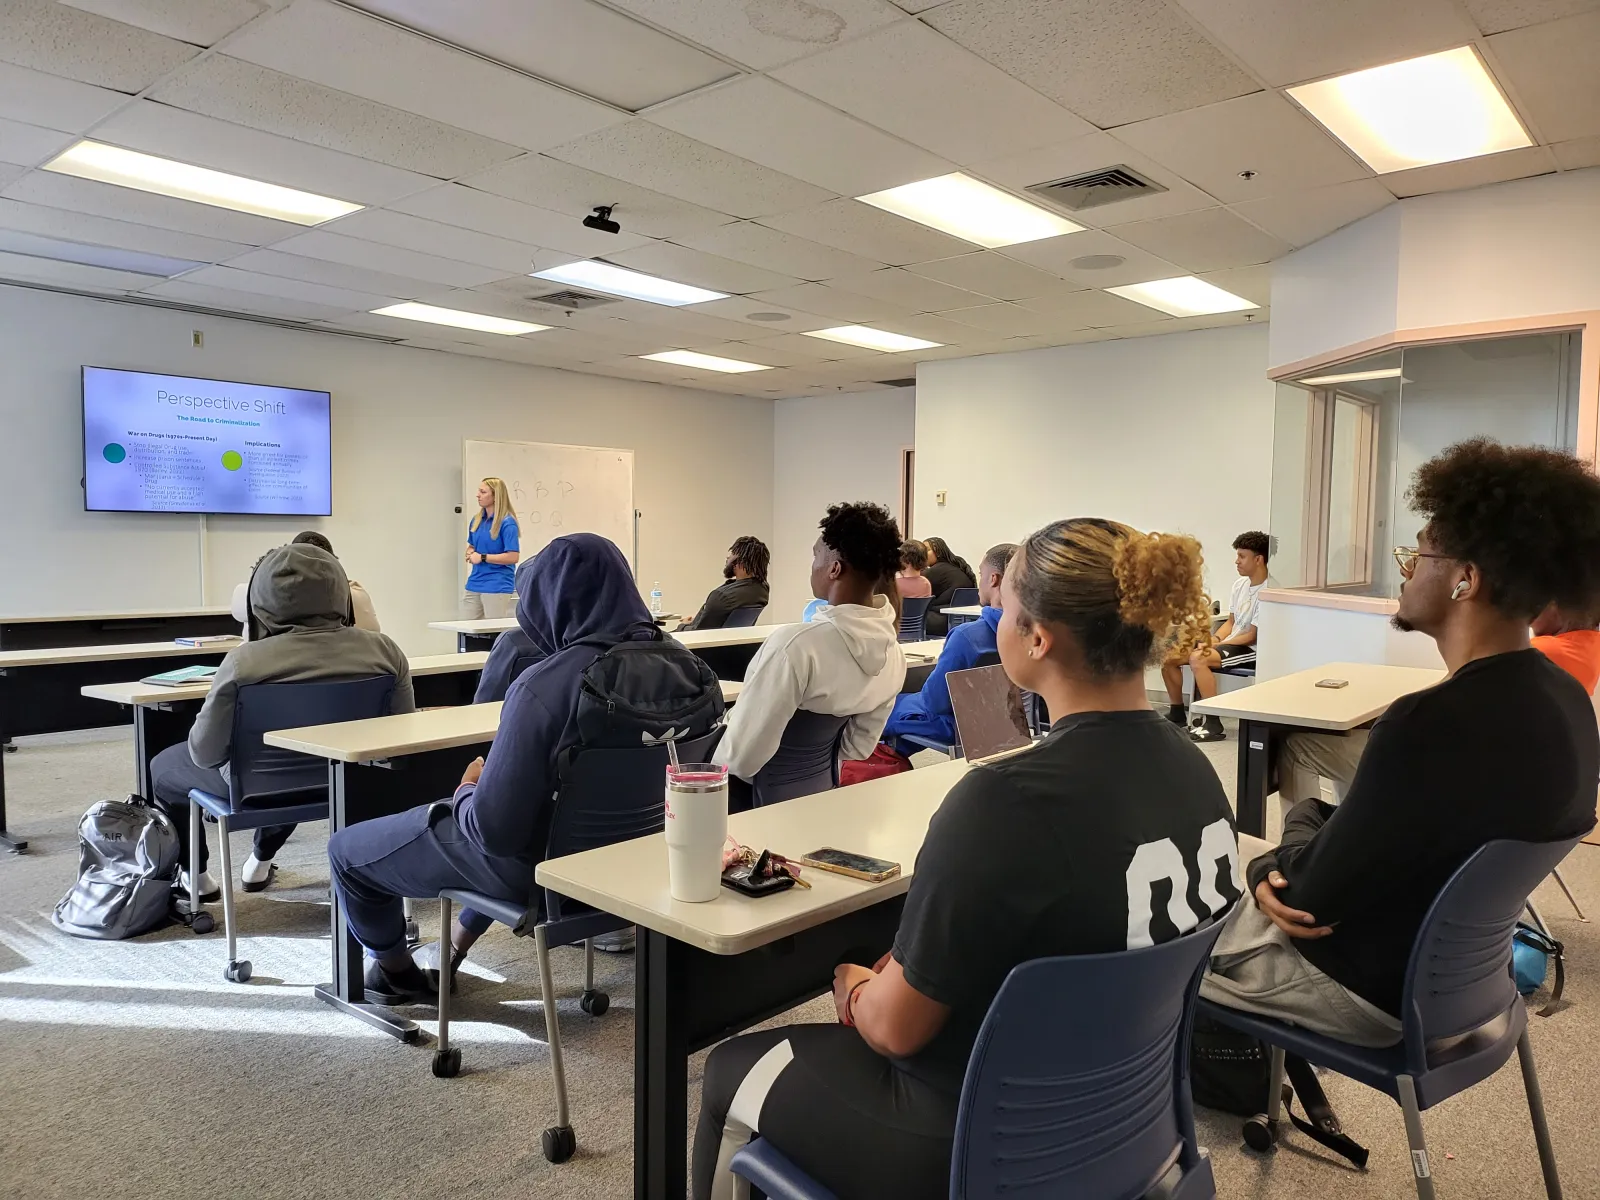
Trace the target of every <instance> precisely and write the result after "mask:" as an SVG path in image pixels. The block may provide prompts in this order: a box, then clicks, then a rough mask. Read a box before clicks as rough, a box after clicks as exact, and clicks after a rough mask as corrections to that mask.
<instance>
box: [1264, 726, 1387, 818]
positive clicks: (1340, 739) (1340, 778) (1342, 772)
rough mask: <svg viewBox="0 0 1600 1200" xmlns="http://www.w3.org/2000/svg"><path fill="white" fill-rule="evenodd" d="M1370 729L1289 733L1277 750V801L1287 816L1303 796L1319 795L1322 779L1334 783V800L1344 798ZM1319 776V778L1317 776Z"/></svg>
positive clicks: (1359, 762)
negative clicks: (1341, 732)
mask: <svg viewBox="0 0 1600 1200" xmlns="http://www.w3.org/2000/svg"><path fill="white" fill-rule="evenodd" d="M1370 732H1371V731H1370V730H1366V729H1352V730H1351V731H1350V732H1349V733H1345V734H1339V733H1304V732H1302V733H1291V734H1290V735H1289V736H1288V737H1286V738H1284V739H1283V749H1282V750H1281V751H1280V752H1279V754H1278V804H1279V806H1280V807H1281V808H1282V810H1283V815H1284V816H1285V817H1287V816H1288V815H1289V810H1290V809H1291V808H1293V807H1294V806H1295V805H1296V804H1298V803H1300V801H1302V800H1320V799H1322V784H1321V781H1320V780H1321V779H1326V780H1328V781H1329V782H1331V783H1332V784H1333V803H1335V804H1337V803H1339V802H1340V801H1341V800H1343V799H1344V794H1345V791H1346V790H1347V789H1348V788H1349V787H1350V781H1351V780H1352V779H1354V778H1355V776H1356V767H1358V766H1359V765H1360V764H1361V755H1362V754H1363V753H1364V752H1365V751H1366V749H1367V735H1368V734H1369V733H1370ZM1319 777H1320V779H1319Z"/></svg>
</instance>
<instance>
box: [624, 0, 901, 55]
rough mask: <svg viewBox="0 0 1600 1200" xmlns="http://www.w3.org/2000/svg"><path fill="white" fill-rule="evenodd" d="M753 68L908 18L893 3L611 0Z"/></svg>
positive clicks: (855, 0)
mask: <svg viewBox="0 0 1600 1200" xmlns="http://www.w3.org/2000/svg"><path fill="white" fill-rule="evenodd" d="M611 3H612V4H613V5H614V6H615V7H617V8H622V9H626V10H627V11H629V12H632V13H635V14H637V15H638V16H640V17H643V18H644V19H645V20H647V21H649V22H650V23H651V24H652V25H658V26H660V27H661V28H663V29H670V30H672V31H673V32H674V33H678V34H682V35H683V36H684V37H686V38H688V39H689V40H690V41H691V42H697V43H699V44H700V45H702V46H707V47H709V48H710V49H712V50H714V51H716V52H717V53H718V54H723V55H726V56H727V57H728V58H731V59H733V60H734V61H735V62H741V63H743V64H745V66H747V67H754V68H756V69H757V70H766V69H767V68H768V67H776V66H778V65H779V64H780V63H786V62H792V61H793V60H794V59H797V58H801V57H803V56H804V55H807V54H815V53H816V52H817V51H818V50H822V49H826V48H827V47H829V46H836V45H838V44H840V43H841V42H846V41H849V40H850V39H851V38H855V37H860V36H861V35H862V34H863V33H866V32H867V31H868V30H871V29H876V28H878V27H879V26H880V25H887V24H888V23H889V22H891V21H895V20H899V19H900V18H901V17H903V16H904V14H903V13H902V12H901V10H899V9H897V8H895V7H894V6H893V5H892V4H889V3H888V2H887V0H803V2H797V0H611Z"/></svg>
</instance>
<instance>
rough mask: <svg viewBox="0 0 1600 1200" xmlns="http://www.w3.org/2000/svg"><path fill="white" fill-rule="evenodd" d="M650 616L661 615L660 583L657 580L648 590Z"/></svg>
mask: <svg viewBox="0 0 1600 1200" xmlns="http://www.w3.org/2000/svg"><path fill="white" fill-rule="evenodd" d="M650 615H651V616H652V617H659V616H660V615H661V581H660V580H659V579H658V580H656V582H655V585H654V586H653V587H652V588H651V589H650Z"/></svg>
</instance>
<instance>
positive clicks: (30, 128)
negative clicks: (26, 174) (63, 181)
mask: <svg viewBox="0 0 1600 1200" xmlns="http://www.w3.org/2000/svg"><path fill="white" fill-rule="evenodd" d="M77 140H78V138H77V135H76V134H72V133H62V132H61V131H60V130H56V129H43V128H41V127H40V126H38V125H24V124H23V123H22V122H21V121H8V120H6V119H5V118H4V117H0V162H8V163H16V164H17V165H18V166H23V167H32V166H36V165H38V164H39V163H42V162H44V161H45V160H47V159H51V158H54V157H55V156H56V155H57V154H59V153H60V152H61V151H63V150H65V149H66V148H67V147H68V146H70V145H72V143H73V142H75V141H77Z"/></svg>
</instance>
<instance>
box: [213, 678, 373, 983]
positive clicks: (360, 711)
mask: <svg viewBox="0 0 1600 1200" xmlns="http://www.w3.org/2000/svg"><path fill="white" fill-rule="evenodd" d="M394 685H395V680H394V676H392V675H374V676H372V677H371V678H369V679H347V680H326V681H323V680H319V681H316V682H312V683H250V684H246V685H244V686H243V687H241V688H240V689H239V692H238V698H237V699H236V700H235V702H234V710H233V741H232V743H231V744H230V752H229V760H228V795H226V796H217V795H213V794H212V793H211V792H206V791H201V790H200V789H199V788H196V789H194V790H193V791H191V792H190V793H189V911H190V913H191V914H193V916H192V918H191V920H190V928H192V929H193V930H195V932H197V933H209V932H210V931H211V929H212V928H213V927H214V926H213V924H212V921H211V916H210V914H208V913H206V912H205V908H204V905H202V904H201V903H200V816H201V811H202V810H204V812H205V813H206V815H207V816H210V817H212V818H214V819H215V820H216V822H217V830H218V839H217V840H218V841H219V842H220V843H221V846H220V850H221V853H222V922H223V925H224V927H225V928H226V931H227V937H228V966H227V969H226V970H224V972H223V975H224V977H225V978H226V979H228V980H230V981H231V982H233V983H245V982H248V980H249V979H250V960H249V959H242V960H241V959H240V958H239V930H238V925H237V922H236V921H235V919H234V914H233V853H232V849H231V848H230V846H229V845H228V834H229V833H231V832H232V831H233V830H235V829H258V828H260V827H261V826H263V825H298V824H300V823H301V822H304V821H326V820H327V819H328V763H327V760H326V759H322V758H315V757H313V756H312V755H309V754H300V753H297V752H296V751H293V750H280V749H278V748H277V747H275V746H268V745H266V744H265V743H264V742H263V741H262V740H261V738H262V735H263V734H266V733H271V732H272V731H273V730H275V729H296V728H299V727H300V726H303V725H329V724H332V723H334V722H336V721H360V720H363V719H365V718H367V717H381V716H385V715H386V714H387V713H388V711H389V704H390V701H391V700H392V699H393V697H394Z"/></svg>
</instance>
